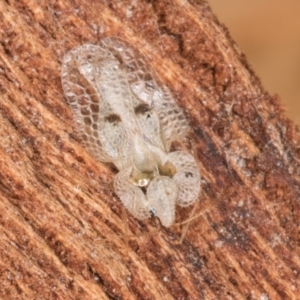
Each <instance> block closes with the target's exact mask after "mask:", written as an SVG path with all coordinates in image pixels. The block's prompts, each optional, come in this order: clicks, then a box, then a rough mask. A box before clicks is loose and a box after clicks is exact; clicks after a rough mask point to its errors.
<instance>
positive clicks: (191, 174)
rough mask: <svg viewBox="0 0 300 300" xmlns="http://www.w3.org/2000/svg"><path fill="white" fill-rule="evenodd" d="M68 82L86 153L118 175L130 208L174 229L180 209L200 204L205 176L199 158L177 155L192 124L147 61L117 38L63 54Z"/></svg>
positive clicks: (123, 198) (68, 95)
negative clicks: (178, 144)
mask: <svg viewBox="0 0 300 300" xmlns="http://www.w3.org/2000/svg"><path fill="white" fill-rule="evenodd" d="M62 85H63V89H64V92H65V95H66V98H67V100H68V102H69V104H70V106H71V108H72V110H73V113H74V115H75V120H76V122H77V126H76V127H77V131H78V134H79V136H80V138H81V139H82V141H83V143H84V145H85V146H86V148H87V149H88V150H89V151H90V152H91V154H92V155H93V156H94V157H95V158H96V159H98V160H99V161H102V162H110V163H113V164H114V165H115V166H116V168H117V169H118V170H119V173H118V174H117V175H116V177H115V180H114V188H115V191H116V193H117V195H118V196H119V197H120V199H121V201H122V202H123V204H124V205H125V207H126V208H127V209H128V210H129V211H130V212H131V213H132V214H133V216H134V217H136V218H137V219H140V220H143V219H146V218H149V217H150V216H151V215H155V216H157V217H158V218H159V219H160V221H161V223H162V224H163V225H164V226H166V227H169V226H171V225H172V223H173V222H174V219H175V205H176V204H179V205H180V206H188V205H190V204H192V203H193V202H194V201H195V200H196V199H197V196H198V194H199V191H200V172H199V169H198V166H197V163H196V161H195V159H194V157H193V156H192V155H190V154H189V153H187V152H185V151H175V152H170V147H171V144H172V142H173V141H174V140H179V139H181V138H183V137H184V136H185V135H186V134H187V132H188V130H189V126H188V122H187V120H186V118H185V116H184V113H183V111H182V109H181V108H180V107H179V106H178V105H177V103H176V102H175V100H174V99H173V97H172V95H171V93H170V91H169V90H168V89H167V88H166V87H165V86H162V85H161V84H160V83H159V81H158V79H157V78H156V77H155V76H154V73H153V71H152V70H151V69H150V67H149V65H148V64H147V62H146V60H145V59H144V58H143V56H142V55H141V54H140V53H139V52H137V51H136V50H133V49H132V48H131V47H129V46H128V44H127V43H126V42H125V41H123V40H120V39H118V38H105V39H103V40H102V41H101V43H100V45H89V44H86V45H82V46H80V47H78V48H75V49H73V50H71V51H70V52H68V53H67V54H66V55H65V56H64V59H63V65H62Z"/></svg>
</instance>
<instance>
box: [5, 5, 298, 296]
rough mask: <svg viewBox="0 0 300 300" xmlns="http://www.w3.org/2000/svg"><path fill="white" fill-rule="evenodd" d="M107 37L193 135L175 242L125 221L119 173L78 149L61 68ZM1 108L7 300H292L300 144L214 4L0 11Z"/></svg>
mask: <svg viewBox="0 0 300 300" xmlns="http://www.w3.org/2000/svg"><path fill="white" fill-rule="evenodd" d="M105 36H119V37H121V38H123V39H125V40H126V41H128V42H129V43H130V44H132V45H133V47H136V48H137V49H139V50H140V51H141V52H143V53H145V55H146V56H147V57H148V58H149V60H150V62H151V65H152V67H153V69H155V71H156V72H157V73H158V74H159V76H160V78H161V79H162V81H163V82H164V84H166V85H167V86H168V87H169V88H170V90H171V91H172V94H173V95H174V97H175V99H176V100H177V102H178V104H179V105H180V106H181V107H182V108H183V109H184V110H185V112H186V115H187V117H188V119H189V122H190V124H191V127H192V129H193V132H192V134H191V136H190V141H189V142H190V144H191V147H192V148H193V152H194V155H195V157H196V159H197V161H198V163H199V166H200V170H201V176H202V192H201V194H200V195H199V201H198V204H197V206H196V208H195V213H194V214H196V215H198V214H199V216H198V217H196V218H195V219H193V220H192V221H191V222H189V229H188V230H187V233H186V236H185V237H184V240H183V241H182V242H181V243H180V242H179V239H180V236H181V233H182V230H183V228H182V227H183V226H173V227H171V228H169V229H166V228H160V229H159V230H157V228H159V227H158V223H157V220H155V219H151V220H147V221H144V222H139V221H137V220H136V219H134V218H133V217H132V216H130V215H129V214H128V215H127V217H126V218H125V219H124V218H122V204H121V202H120V201H119V200H118V198H117V196H116V195H115V194H114V191H113V189H112V188H111V184H110V183H111V182H112V181H113V178H114V175H115V173H116V172H115V170H114V169H113V168H111V167H110V166H107V165H105V164H103V163H101V162H98V161H96V160H95V159H94V158H93V157H92V156H91V155H90V154H89V153H88V152H87V151H86V150H85V149H84V147H83V146H82V145H81V143H80V141H79V140H78V138H77V137H76V134H75V131H74V121H73V117H72V112H71V109H70V108H69V106H68V105H67V102H66V101H65V99H64V96H63V92H62V87H61V83H60V68H61V61H62V57H63V55H64V54H65V53H66V52H67V51H69V50H70V49H72V48H73V47H75V46H78V45H81V44H84V43H94V44H96V43H97V42H98V41H99V40H100V39H101V38H103V37H105ZM0 95H1V99H0V124H1V125H0V126H1V131H0V199H1V201H0V206H1V210H0V224H1V233H0V239H1V243H0V282H1V289H0V298H1V299H81V300H82V299H88V300H90V299H299V289H300V280H299V274H300V259H299V255H300V249H299V221H300V210H299V207H300V203H299V194H300V191H299V181H300V178H299V174H300V164H299V162H300V151H299V149H300V148H299V147H300V134H299V129H298V128H297V127H296V126H295V125H294V124H293V123H292V122H291V121H289V120H288V119H287V118H286V117H285V116H284V114H283V108H282V106H281V105H280V102H279V100H278V97H277V96H270V95H269V94H268V93H267V92H266V91H265V90H264V89H263V87H262V85H261V83H260V81H259V79H258V78H257V77H256V75H255V74H254V72H253V70H252V69H251V67H250V66H249V64H248V63H247V61H246V59H245V57H244V55H243V54H242V53H241V51H240V50H239V48H238V47H237V45H236V44H235V43H234V42H233V41H232V39H231V38H230V35H229V33H228V32H227V30H226V28H225V27H224V26H223V25H221V24H220V23H219V22H218V20H217V19H216V18H215V16H214V15H213V14H212V12H211V10H210V8H209V6H208V5H207V3H206V2H205V1H196V0H190V1H186V0H180V1H179V0H175V1H174V0H173V1H168V0H161V1H159V0H157V1H155V0H154V1H145V0H136V1H105V0H103V1H96V0H89V1H87V0H80V1H79V0H73V1H71V0H66V1H62V0H57V1H55V0H53V1H37V0H18V1H16V0H15V1H14V0H6V1H4V0H0ZM204 210H205V212H203V211H204ZM190 211H191V208H190V209H178V208H177V211H176V222H177V223H180V222H183V221H184V220H185V219H187V218H188V216H189V212H190ZM201 212H203V213H202V214H200V213H201ZM153 231H154V232H153ZM155 231H158V232H155ZM128 235H129V236H130V237H128ZM127 240H128V244H127Z"/></svg>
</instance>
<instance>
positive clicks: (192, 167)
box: [168, 151, 200, 206]
mask: <svg viewBox="0 0 300 300" xmlns="http://www.w3.org/2000/svg"><path fill="white" fill-rule="evenodd" d="M168 158H169V161H170V162H172V164H173V165H174V166H175V168H176V173H175V174H174V176H173V180H174V182H175V183H176V184H177V186H178V188H179V193H178V198H177V200H176V201H177V203H178V204H179V205H180V206H188V205H191V204H192V203H193V202H194V201H195V200H197V197H198V194H199V192H200V172H199V168H198V165H197V162H196V161H195V159H194V157H193V156H192V155H191V154H189V153H187V152H185V151H175V152H171V153H169V155H168Z"/></svg>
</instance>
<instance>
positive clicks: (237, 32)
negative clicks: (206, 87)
mask: <svg viewBox="0 0 300 300" xmlns="http://www.w3.org/2000/svg"><path fill="white" fill-rule="evenodd" d="M208 2H209V4H210V6H211V7H212V10H213V11H214V13H215V14H216V15H217V17H218V19H219V21H220V22H221V23H223V24H225V26H226V27H227V28H228V29H229V31H230V34H231V36H232V38H233V39H234V40H235V41H236V43H237V44H238V45H239V47H240V49H241V50H242V51H243V52H244V53H245V54H246V56H247V59H248V61H249V63H251V64H252V67H253V69H254V71H255V73H256V75H257V76H258V77H260V79H261V81H262V84H263V86H264V87H265V88H266V90H267V91H268V92H269V93H270V94H271V95H273V94H275V93H276V94H278V95H279V96H280V98H281V102H282V103H283V104H284V105H285V106H286V115H287V116H288V117H289V118H291V119H293V120H294V121H295V122H296V123H297V124H298V125H300V1H299V0H251V1H246V0H226V1H224V0H208Z"/></svg>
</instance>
